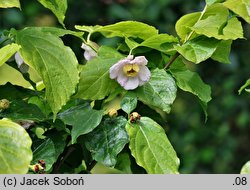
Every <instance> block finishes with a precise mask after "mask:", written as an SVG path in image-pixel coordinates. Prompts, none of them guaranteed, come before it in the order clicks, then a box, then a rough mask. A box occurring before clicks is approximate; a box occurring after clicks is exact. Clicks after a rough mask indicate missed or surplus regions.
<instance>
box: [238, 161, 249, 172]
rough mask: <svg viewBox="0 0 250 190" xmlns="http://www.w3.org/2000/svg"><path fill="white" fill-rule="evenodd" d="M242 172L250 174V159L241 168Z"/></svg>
mask: <svg viewBox="0 0 250 190" xmlns="http://www.w3.org/2000/svg"><path fill="white" fill-rule="evenodd" d="M240 174H250V161H248V162H247V163H245V164H244V166H243V167H242V168H241V171H240Z"/></svg>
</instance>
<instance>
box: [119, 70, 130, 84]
mask: <svg viewBox="0 0 250 190" xmlns="http://www.w3.org/2000/svg"><path fill="white" fill-rule="evenodd" d="M127 81H128V77H127V76H126V75H125V74H124V73H123V72H121V73H119V75H118V76H117V82H118V83H119V84H120V85H121V86H123V87H124V85H125V84H126V82H127Z"/></svg>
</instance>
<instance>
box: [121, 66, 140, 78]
mask: <svg viewBox="0 0 250 190" xmlns="http://www.w3.org/2000/svg"><path fill="white" fill-rule="evenodd" d="M139 70H140V68H139V66H138V65H137V64H126V65H124V66H123V72H124V74H125V75H126V76H128V77H136V76H137V75H138V73H139Z"/></svg>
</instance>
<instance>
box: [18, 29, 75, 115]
mask: <svg viewBox="0 0 250 190" xmlns="http://www.w3.org/2000/svg"><path fill="white" fill-rule="evenodd" d="M16 40H17V43H18V44H20V45H21V46H22V48H21V50H20V53H21V55H22V57H23V59H24V61H25V63H27V64H29V65H30V66H31V67H33V68H34V69H35V70H36V71H37V73H38V74H39V75H40V76H41V77H42V79H43V82H44V84H45V86H46V93H45V96H46V99H47V101H48V103H49V105H50V107H51V109H52V111H53V113H54V115H55V114H56V113H57V112H58V111H59V110H60V109H61V107H62V106H63V105H65V104H66V102H67V101H68V100H69V98H70V96H71V95H72V94H73V93H74V92H75V88H76V85H77V83H78V80H79V77H78V69H77V65H78V62H77V59H76V57H75V54H74V53H73V51H72V50H71V49H70V48H69V47H66V46H64V44H63V42H62V40H61V39H60V38H58V37H57V36H54V35H52V34H50V33H44V32H41V31H40V29H36V28H26V29H23V30H21V31H20V32H18V33H17V36H16ZM31 52H32V53H31Z"/></svg>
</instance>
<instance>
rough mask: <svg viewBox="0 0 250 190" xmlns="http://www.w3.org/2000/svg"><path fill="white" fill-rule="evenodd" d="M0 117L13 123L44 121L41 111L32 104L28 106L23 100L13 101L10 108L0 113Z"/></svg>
mask: <svg viewBox="0 0 250 190" xmlns="http://www.w3.org/2000/svg"><path fill="white" fill-rule="evenodd" d="M0 117H6V118H10V119H11V120H13V121H23V120H32V121H43V120H45V119H46V117H45V115H44V114H43V113H42V111H41V110H40V109H39V108H38V107H37V106H36V105H34V104H28V103H26V102H25V101H23V100H19V101H17V100H15V101H12V102H11V103H10V107H9V108H8V109H6V110H4V111H2V112H0Z"/></svg>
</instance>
